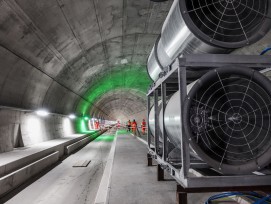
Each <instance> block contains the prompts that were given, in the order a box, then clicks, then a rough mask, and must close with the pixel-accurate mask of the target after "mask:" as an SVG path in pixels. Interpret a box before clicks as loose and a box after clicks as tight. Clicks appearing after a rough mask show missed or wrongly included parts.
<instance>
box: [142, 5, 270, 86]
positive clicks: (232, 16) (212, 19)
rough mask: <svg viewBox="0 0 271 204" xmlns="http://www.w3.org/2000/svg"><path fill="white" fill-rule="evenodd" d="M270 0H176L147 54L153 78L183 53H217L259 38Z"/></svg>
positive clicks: (266, 21) (265, 24)
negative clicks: (158, 35) (159, 34)
mask: <svg viewBox="0 0 271 204" xmlns="http://www.w3.org/2000/svg"><path fill="white" fill-rule="evenodd" d="M270 7H271V4H270V1H269V0H249V1H248V0H221V1H213V0H205V1H202V0H175V1H174V2H173V5H172V7H171V9H170V11H169V14H168V16H167V18H166V20H165V22H164V24H163V27H162V32H161V36H160V37H159V38H158V39H157V42H156V43H155V46H154V47H153V49H152V51H151V53H150V56H149V58H148V62H147V67H148V73H149V75H150V77H151V79H152V80H153V81H156V80H157V79H158V78H159V73H160V72H161V71H163V69H164V68H165V67H167V66H169V65H170V64H171V63H172V62H173V60H175V59H176V57H177V56H179V55H182V54H192V53H193V54H201V53H210V54H219V53H229V52H231V51H232V50H233V49H236V48H240V47H244V46H246V45H249V44H252V43H254V42H256V41H258V40H259V39H261V38H262V37H263V36H264V35H265V34H266V33H267V32H268V31H269V28H270V25H271V20H270V18H268V17H267V16H271V15H270V12H271V9H270Z"/></svg>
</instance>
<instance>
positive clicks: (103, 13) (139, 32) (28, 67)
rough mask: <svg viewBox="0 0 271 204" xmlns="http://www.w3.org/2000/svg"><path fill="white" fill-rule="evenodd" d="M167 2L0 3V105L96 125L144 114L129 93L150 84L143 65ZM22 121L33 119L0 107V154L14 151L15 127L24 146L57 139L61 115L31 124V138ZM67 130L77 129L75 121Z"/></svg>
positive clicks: (62, 0)
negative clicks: (34, 126)
mask: <svg viewBox="0 0 271 204" xmlns="http://www.w3.org/2000/svg"><path fill="white" fill-rule="evenodd" d="M171 3H172V1H168V2H164V3H160V4H159V3H153V2H149V1H145V0H138V1H132V0H127V1H122V0H113V1H108V0H101V1H95V0H91V1H89V0H78V1H72V0H58V1H55V0H48V1H42V0H38V1H36V0H20V1H19V0H1V1H0V106H8V107H12V108H22V109H26V110H30V111H35V110H37V109H40V108H45V109H48V111H49V112H51V113H59V114H64V115H68V114H70V113H76V114H77V115H78V116H79V117H81V116H83V115H89V116H90V117H100V118H104V119H109V118H110V119H118V118H125V119H126V118H127V117H130V116H131V115H133V114H136V113H139V112H142V111H144V107H145V104H143V103H145V100H146V98H145V95H143V94H140V95H138V94H137V96H136V97H135V92H143V91H144V92H145V91H146V89H147V87H148V85H149V83H150V80H149V78H148V75H147V73H146V69H145V64H146V59H147V56H148V54H149V52H150V50H151V48H152V46H153V43H154V42H155V39H156V38H157V36H158V34H159V33H160V30H161V26H162V23H163V21H164V19H165V17H166V15H167V12H168V10H169V8H170V6H171ZM112 78H114V80H111V79H112ZM101 82H104V83H101ZM101 84H103V86H101ZM122 88H124V89H125V91H115V90H122ZM131 89H133V90H132V91H129V90H131ZM110 93H113V95H114V96H112V94H111V97H109V95H110ZM107 94H109V95H108V98H107V99H106V97H103V96H104V95H107ZM124 95H125V97H123V96H124ZM101 98H103V100H102V101H101V100H100V99H101ZM112 98H119V99H118V100H115V102H113V101H111V100H112ZM137 99H140V100H137ZM133 100H134V101H133ZM142 107H143V109H142ZM145 110H146V108H145ZM26 115H33V117H37V116H36V115H35V114H34V113H32V114H30V113H27V114H25V112H21V111H15V110H13V111H11V110H6V109H5V108H1V111H0V129H1V130H2V131H1V133H0V141H1V145H0V152H5V151H10V150H12V146H13V147H14V146H15V144H12V142H11V141H12V138H13V133H11V132H12V130H11V129H12V128H10V127H12V126H14V125H15V124H16V125H20V127H21V131H22V135H23V139H24V143H25V145H31V144H35V143H38V142H42V141H46V140H50V139H54V138H58V137H62V136H63V135H64V134H65V133H62V132H63V130H64V129H63V128H64V126H63V124H61V123H62V122H61V121H62V119H63V120H64V118H62V116H49V117H47V118H39V119H38V120H39V121H41V123H42V127H43V128H42V131H41V133H40V134H38V135H37V133H36V132H35V131H34V130H32V129H31V128H27V127H26V126H24V124H26V121H27V118H28V117H26ZM29 117H30V116H29ZM56 118H58V119H56ZM75 124H76V126H77V132H80V131H82V130H81V129H80V127H81V125H82V121H80V120H79V119H77V120H76V122H75ZM37 138H39V139H37ZM8 141H9V142H8Z"/></svg>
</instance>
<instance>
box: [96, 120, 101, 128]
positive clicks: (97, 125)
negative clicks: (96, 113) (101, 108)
mask: <svg viewBox="0 0 271 204" xmlns="http://www.w3.org/2000/svg"><path fill="white" fill-rule="evenodd" d="M96 127H97V129H100V123H99V120H97V121H96Z"/></svg>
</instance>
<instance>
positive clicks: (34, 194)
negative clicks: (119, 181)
mask: <svg viewBox="0 0 271 204" xmlns="http://www.w3.org/2000/svg"><path fill="white" fill-rule="evenodd" d="M113 138H114V133H113V132H111V134H110V133H105V134H103V135H101V136H99V137H98V138H97V139H96V140H94V141H92V142H91V143H89V144H88V145H87V146H85V147H84V148H83V149H81V150H80V151H78V152H76V153H75V154H72V155H71V156H69V157H68V158H66V159H65V160H64V161H63V162H62V163H61V164H59V165H58V166H57V167H55V168H54V169H52V170H51V171H50V172H48V173H47V174H46V175H44V176H43V177H41V178H39V179H38V180H37V181H35V182H34V183H32V184H31V185H29V186H28V187H26V188H25V189H23V190H22V191H21V192H19V193H18V194H17V195H15V196H14V197H13V198H11V199H10V200H8V201H7V202H6V203H7V204H18V203H20V204H32V203H33V204H48V203H50V204H62V203H63V204H64V203H65V204H75V203H76V204H85V203H88V204H92V203H93V202H94V199H95V196H96V193H97V191H98V187H99V183H100V180H101V177H102V175H103V170H104V166H105V163H106V160H107V157H108V153H109V151H110V148H111V144H112V142H113ZM85 160H91V162H90V164H89V165H88V166H87V167H76V168H75V167H73V165H75V164H76V163H78V162H80V161H82V162H83V161H85ZM4 199H5V198H4ZM4 199H3V200H2V201H1V200H0V203H5V202H4Z"/></svg>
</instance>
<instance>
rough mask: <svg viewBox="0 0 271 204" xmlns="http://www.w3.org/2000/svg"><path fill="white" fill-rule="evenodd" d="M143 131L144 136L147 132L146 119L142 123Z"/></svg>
mask: <svg viewBox="0 0 271 204" xmlns="http://www.w3.org/2000/svg"><path fill="white" fill-rule="evenodd" d="M141 131H142V134H143V135H144V134H145V132H146V121H145V119H143V120H142V123H141Z"/></svg>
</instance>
